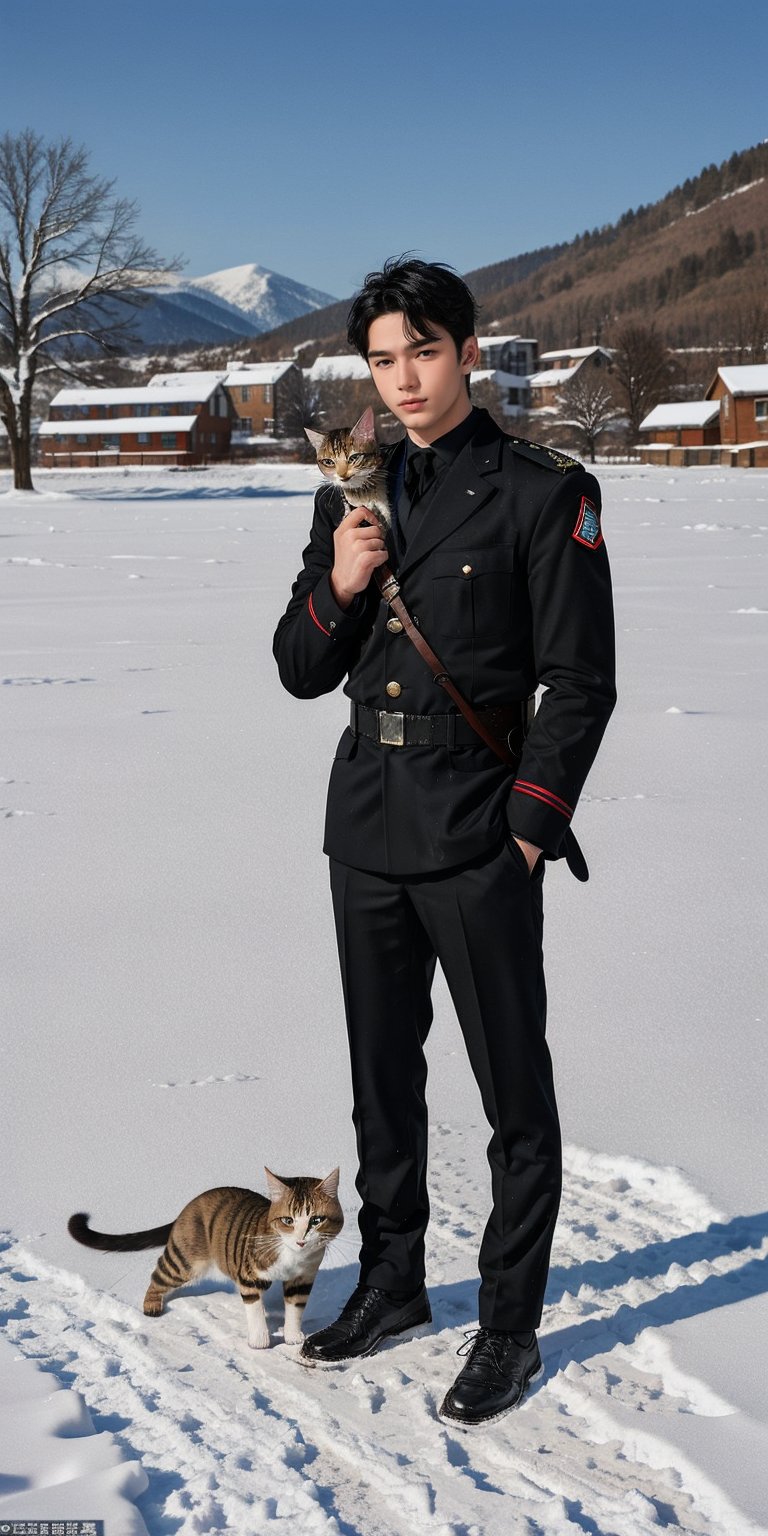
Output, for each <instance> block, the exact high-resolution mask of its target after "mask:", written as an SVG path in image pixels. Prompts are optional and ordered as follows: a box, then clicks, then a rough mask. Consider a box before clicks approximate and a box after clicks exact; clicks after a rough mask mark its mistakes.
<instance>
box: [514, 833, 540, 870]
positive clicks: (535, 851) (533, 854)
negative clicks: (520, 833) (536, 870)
mask: <svg viewBox="0 0 768 1536" xmlns="http://www.w3.org/2000/svg"><path fill="white" fill-rule="evenodd" d="M512 836H513V837H514V838H515V842H516V843H517V846H518V848H521V849H522V851H523V853H524V854H525V862H526V864H527V865H528V873H529V875H532V874H533V867H534V865H535V863H536V860H537V859H538V857H539V854H540V853H541V849H540V848H537V847H536V844H535V843H528V842H526V840H525V838H524V837H516V836H515V834H514V832H513V833H512Z"/></svg>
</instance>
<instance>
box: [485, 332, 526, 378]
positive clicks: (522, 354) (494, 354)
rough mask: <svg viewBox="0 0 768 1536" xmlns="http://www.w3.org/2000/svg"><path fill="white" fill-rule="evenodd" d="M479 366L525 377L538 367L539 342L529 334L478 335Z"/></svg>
mask: <svg viewBox="0 0 768 1536" xmlns="http://www.w3.org/2000/svg"><path fill="white" fill-rule="evenodd" d="M477 344H478V346H479V348H480V367H481V368H483V369H485V368H499V369H501V371H502V372H503V373H513V374H515V375H517V376H518V377H524V378H527V377H528V375H529V374H532V373H535V372H536V370H537V368H538V355H539V344H538V342H537V341H535V340H534V339H533V338H532V337H530V336H478V338H477Z"/></svg>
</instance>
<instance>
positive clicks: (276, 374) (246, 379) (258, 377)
mask: <svg viewBox="0 0 768 1536" xmlns="http://www.w3.org/2000/svg"><path fill="white" fill-rule="evenodd" d="M295 367H296V364H295V363H294V362H293V360H292V358H289V357H288V358H285V357H284V358H281V359H280V361H279V362H274V363H241V364H240V366H239V367H238V368H233V369H232V371H231V372H230V373H228V374H227V375H226V377H225V379H224V383H225V384H226V385H227V387H229V386H230V385H231V384H237V385H238V386H240V385H243V384H276V383H277V381H278V379H281V378H282V377H283V374H284V373H287V371H288V369H289V368H295Z"/></svg>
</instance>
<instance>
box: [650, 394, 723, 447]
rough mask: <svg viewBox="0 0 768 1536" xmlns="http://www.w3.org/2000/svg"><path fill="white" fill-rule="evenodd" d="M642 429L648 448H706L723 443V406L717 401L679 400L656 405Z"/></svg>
mask: <svg viewBox="0 0 768 1536" xmlns="http://www.w3.org/2000/svg"><path fill="white" fill-rule="evenodd" d="M640 431H641V432H642V433H643V434H644V443H645V446H646V447H648V448H651V447H653V446H664V445H670V446H673V447H675V448H703V447H705V446H707V445H709V444H715V443H719V442H720V406H719V404H718V402H717V401H713V400H677V401H674V402H672V403H669V404H665V405H655V406H654V408H653V410H652V411H649V413H648V415H647V416H646V417H645V419H644V420H643V421H641V423H640ZM645 434H647V436H645Z"/></svg>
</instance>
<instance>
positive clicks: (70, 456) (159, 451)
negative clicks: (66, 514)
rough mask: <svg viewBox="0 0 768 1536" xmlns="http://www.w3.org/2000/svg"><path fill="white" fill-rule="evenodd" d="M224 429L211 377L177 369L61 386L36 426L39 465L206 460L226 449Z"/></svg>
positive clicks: (222, 400) (223, 411)
mask: <svg viewBox="0 0 768 1536" xmlns="http://www.w3.org/2000/svg"><path fill="white" fill-rule="evenodd" d="M201 379H202V380H203V381H204V382H202V383H201V382H200V380H201ZM196 380H197V382H195V381H196ZM230 434H231V424H230V411H229V401H228V399H227V395H226V393H225V391H224V389H223V387H222V385H221V382H220V380H219V378H218V376H216V375H211V374H203V375H200V374H197V375H196V374H189V375H186V374H183V373H178V374H176V375H175V379H174V383H173V384H172V385H168V384H145V385H143V386H142V385H137V386H134V387H132V388H126V389H61V390H59V393H58V394H57V395H55V396H54V398H53V400H52V401H51V405H50V410H49V416H48V420H47V421H45V422H43V423H42V425H41V427H40V463H41V464H42V465H43V466H44V467H45V468H49V469H69V468H76V469H95V468H100V467H102V466H110V467H111V466H112V465H121V464H134V465H135V464H151V465H156V464H176V465H181V464H206V463H208V462H209V460H213V459H221V458H223V457H224V456H225V455H226V454H228V453H229V440H230Z"/></svg>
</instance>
